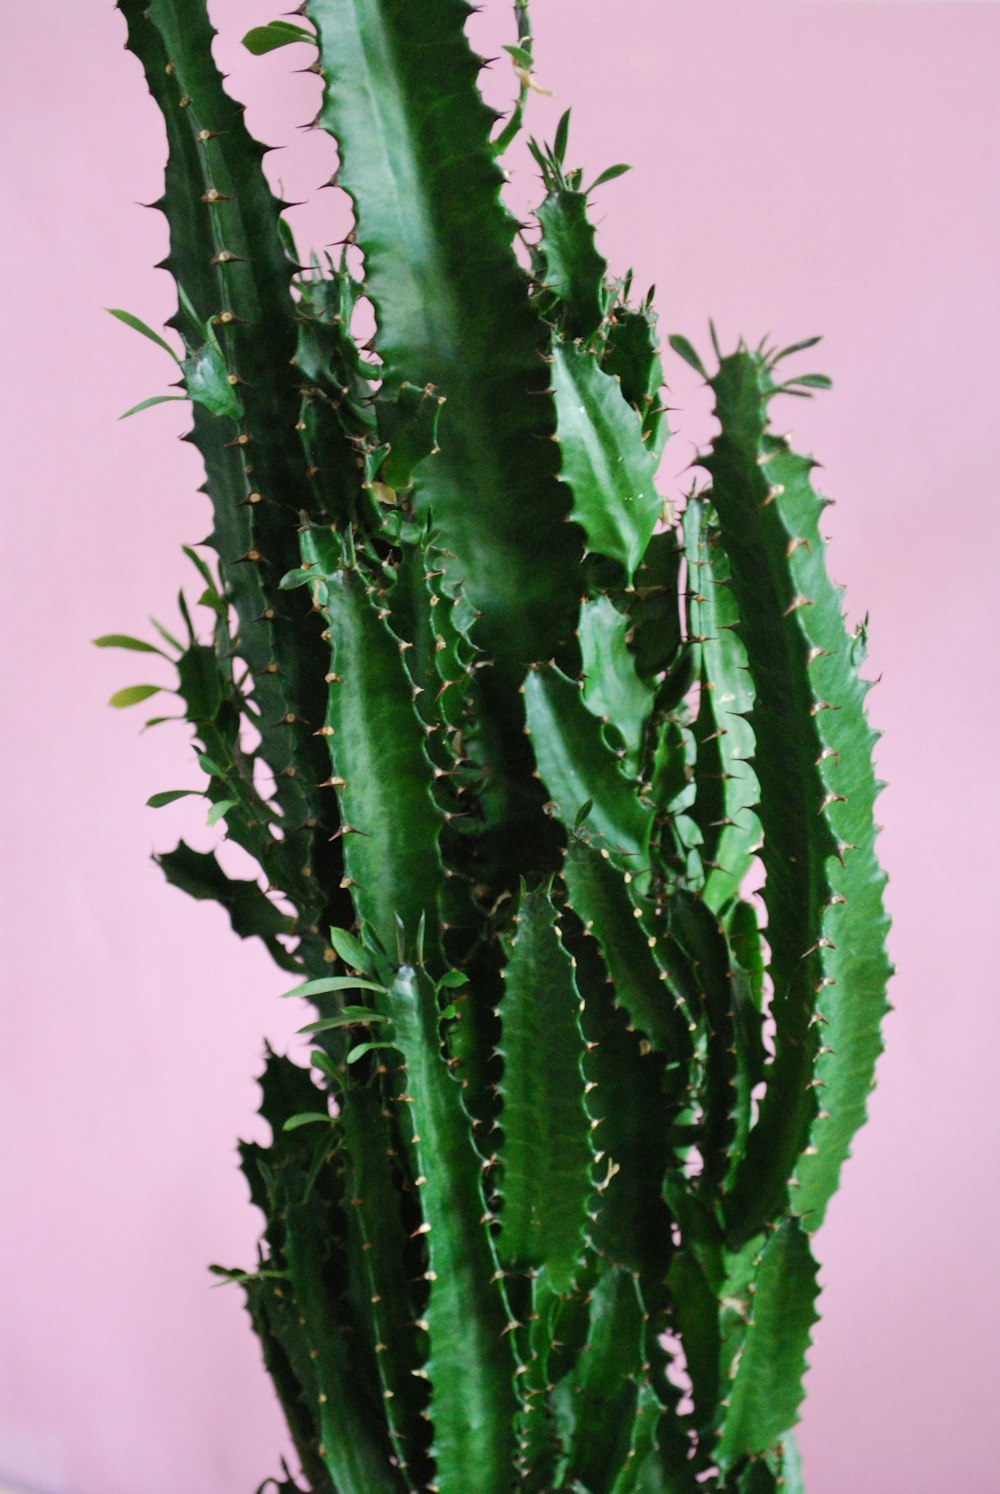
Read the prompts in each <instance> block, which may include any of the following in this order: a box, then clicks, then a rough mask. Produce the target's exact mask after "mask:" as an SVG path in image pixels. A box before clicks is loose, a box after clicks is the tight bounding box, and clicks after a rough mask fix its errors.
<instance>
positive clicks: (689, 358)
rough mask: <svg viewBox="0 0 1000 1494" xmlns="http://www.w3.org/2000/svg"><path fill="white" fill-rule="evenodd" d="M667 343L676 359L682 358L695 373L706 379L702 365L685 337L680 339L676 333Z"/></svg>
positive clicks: (706, 375)
mask: <svg viewBox="0 0 1000 1494" xmlns="http://www.w3.org/2000/svg"><path fill="white" fill-rule="evenodd" d="M668 341H669V343H670V346H671V347H672V348H673V350H674V352H675V353H676V354H677V355H678V357H680V358H683V359H684V362H685V363H690V365H691V367H692V368H693V369H694V371H695V373H700V374H701V376H702V378H703V379H706V380H707V379H708V374H707V373H706V372H705V365H704V363H702V361H701V359H700V358H699V357H698V354H697V353H696V352H695V350H694V348H693V347H692V346H691V344H690V343H689V342H688V340H687V338H686V337H681V335H680V334H679V333H678V332H674V333H672V334H671V336H670V337H669V338H668Z"/></svg>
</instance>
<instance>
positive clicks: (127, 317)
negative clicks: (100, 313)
mask: <svg viewBox="0 0 1000 1494" xmlns="http://www.w3.org/2000/svg"><path fill="white" fill-rule="evenodd" d="M104 310H105V311H107V312H110V314H111V315H112V316H116V317H117V318H118V320H119V321H120V322H124V323H125V325H126V327H131V328H132V330H133V331H134V332H141V333H142V335H143V337H148V338H149V340H150V342H155V343H156V345H157V347H160V348H162V349H163V351H164V352H165V353H169V354H170V356H171V358H172V359H173V360H174V362H175V363H180V361H181V360H180V359H179V358H178V356H177V354H176V353H175V352H174V350H173V348H172V347H171V346H170V344H169V343H168V342H165V341H164V340H163V338H162V337H161V336H160V334H159V333H158V332H154V331H153V329H152V327H147V326H146V323H145V322H141V321H140V320H139V318H138V317H137V316H133V315H132V313H131V311H122V310H121V308H120V307H117V306H105V308H104ZM136 409H142V406H141V405H137V406H136ZM130 413H131V412H130ZM122 419H124V416H123V417H122Z"/></svg>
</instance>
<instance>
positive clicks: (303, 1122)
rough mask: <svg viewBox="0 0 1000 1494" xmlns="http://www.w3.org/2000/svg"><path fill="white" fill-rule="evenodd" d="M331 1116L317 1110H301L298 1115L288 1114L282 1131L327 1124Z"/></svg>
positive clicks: (330, 1121)
mask: <svg viewBox="0 0 1000 1494" xmlns="http://www.w3.org/2000/svg"><path fill="white" fill-rule="evenodd" d="M331 1123H332V1117H331V1116H330V1115H329V1114H326V1115H324V1114H323V1113H322V1112H321V1111H318V1110H303V1111H302V1112H301V1113H300V1114H299V1115H290V1116H289V1117H288V1119H287V1120H286V1121H285V1124H284V1125H283V1126H282V1128H281V1129H282V1130H283V1131H297V1130H298V1129H299V1127H300V1126H315V1125H316V1124H321V1125H327V1126H329V1125H330V1124H331Z"/></svg>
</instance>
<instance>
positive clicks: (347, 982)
mask: <svg viewBox="0 0 1000 1494" xmlns="http://www.w3.org/2000/svg"><path fill="white" fill-rule="evenodd" d="M358 990H360V991H379V992H384V990H385V987H384V986H377V985H375V983H374V982H373V981H370V980H359V979H358V977H357V976H355V975H323V976H320V978H319V979H318V980H307V981H306V982H305V984H304V985H301V986H296V987H295V990H294V991H285V992H284V993H283V996H326V995H327V994H328V993H329V992H330V991H358ZM366 1010H367V1008H366Z"/></svg>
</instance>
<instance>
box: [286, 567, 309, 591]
mask: <svg viewBox="0 0 1000 1494" xmlns="http://www.w3.org/2000/svg"><path fill="white" fill-rule="evenodd" d="M317 579H318V573H317V572H316V571H312V570H308V571H307V570H306V569H305V568H304V567H303V566H296V568H295V570H293V571H286V572H285V574H284V575H283V576H282V578H281V580H280V581H279V582H278V586H279V587H280V589H281V590H282V591H294V590H295V588H296V587H297V586H305V585H306V583H307V582H309V581H315V580H317Z"/></svg>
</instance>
